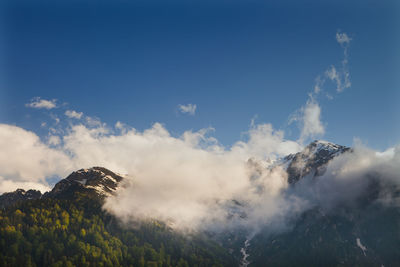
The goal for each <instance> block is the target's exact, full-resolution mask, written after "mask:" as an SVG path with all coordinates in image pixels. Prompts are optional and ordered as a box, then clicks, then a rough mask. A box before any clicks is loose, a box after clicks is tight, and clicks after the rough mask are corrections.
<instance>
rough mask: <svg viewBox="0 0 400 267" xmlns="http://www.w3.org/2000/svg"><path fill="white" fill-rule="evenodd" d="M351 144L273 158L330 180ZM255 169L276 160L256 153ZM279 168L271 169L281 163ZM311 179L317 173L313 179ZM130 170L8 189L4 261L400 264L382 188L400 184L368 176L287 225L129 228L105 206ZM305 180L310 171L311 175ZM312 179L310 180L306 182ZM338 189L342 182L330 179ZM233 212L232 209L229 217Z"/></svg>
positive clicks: (1, 244) (293, 180)
mask: <svg viewBox="0 0 400 267" xmlns="http://www.w3.org/2000/svg"><path fill="white" fill-rule="evenodd" d="M344 153H353V150H352V149H351V148H349V147H345V146H341V145H337V144H333V143H330V142H326V141H317V140H316V141H314V142H312V143H310V144H309V145H308V146H306V147H305V148H304V149H303V150H302V151H300V152H298V153H296V154H291V155H288V156H286V157H284V158H282V159H281V160H279V161H278V162H276V163H275V165H274V166H273V167H276V166H280V167H282V168H283V169H284V170H286V171H287V174H288V184H289V189H291V188H294V189H295V188H296V187H297V186H298V185H299V184H302V181H311V183H305V184H306V185H307V186H314V183H315V182H317V181H319V180H318V179H322V178H323V177H322V175H323V174H324V173H325V171H326V169H327V166H328V164H329V163H330V162H331V160H332V159H334V158H335V157H338V156H339V155H342V154H344ZM248 164H250V165H251V167H252V169H254V170H255V172H256V174H257V173H259V174H262V172H263V169H265V168H271V167H268V166H267V165H263V164H262V162H258V161H256V160H254V159H250V160H249V162H248ZM273 167H272V168H273ZM309 178H310V179H309ZM124 179H125V177H124V176H123V175H119V174H116V173H114V172H112V171H110V170H107V169H105V168H102V167H93V168H90V169H81V170H78V171H75V172H73V173H71V174H70V175H69V176H68V177H66V178H65V179H62V180H61V181H59V182H58V183H57V184H56V185H55V186H54V188H53V189H52V190H51V191H50V192H47V193H45V194H43V195H42V194H41V193H40V192H39V191H34V190H28V191H24V190H22V189H18V190H17V191H15V192H11V193H5V194H3V195H1V196H0V207H1V208H0V267H1V266H17V265H20V266H73V265H76V266H130V265H132V266H239V265H241V266H397V265H398V263H399V262H400V253H399V252H398V251H399V249H400V209H399V208H398V206H393V205H385V203H383V202H382V201H380V199H379V197H380V196H381V194H382V193H385V194H388V192H390V193H391V194H393V195H395V196H397V197H400V191H398V190H397V189H396V188H394V187H391V186H390V185H388V184H383V183H381V182H380V179H379V177H377V176H376V174H374V173H370V174H367V175H366V177H363V181H364V184H365V185H366V188H365V190H363V193H362V194H360V195H358V196H357V197H356V198H355V200H354V201H351V202H348V201H342V202H338V203H339V204H337V205H335V206H334V207H330V208H329V209H327V208H326V207H323V206H320V205H317V204H315V205H314V206H311V207H310V208H309V209H307V210H305V211H303V212H301V213H300V214H298V215H297V216H295V217H294V218H292V219H291V220H289V222H288V225H287V226H285V227H284V229H283V230H279V231H277V230H274V231H271V229H270V228H269V227H265V228H262V227H261V228H260V230H259V231H258V232H256V233H255V234H254V233H252V234H251V235H250V234H249V233H248V232H246V230H245V229H241V230H228V231H227V232H224V233H220V234H215V233H179V232H176V231H174V230H173V229H171V228H169V226H168V225H166V224H164V223H162V222H159V221H156V220H153V221H146V222H142V223H140V224H138V225H136V226H135V228H134V229H132V228H127V227H126V226H125V225H123V224H121V222H120V221H118V220H116V218H114V217H113V216H112V215H110V214H108V213H107V212H105V211H104V210H103V209H102V204H103V202H104V199H105V198H106V197H108V196H110V195H113V194H115V192H116V190H117V189H118V187H119V186H121V183H122V182H123V180H124ZM303 179H307V180H303ZM303 184H304V183H303ZM332 190H335V189H334V188H332ZM224 205H225V206H226V208H227V209H228V210H229V211H230V212H229V214H230V216H232V217H233V216H236V217H238V218H240V220H247V215H246V213H245V207H246V205H245V203H240V202H238V201H236V200H231V201H227V202H226V203H224ZM228 217H229V216H228Z"/></svg>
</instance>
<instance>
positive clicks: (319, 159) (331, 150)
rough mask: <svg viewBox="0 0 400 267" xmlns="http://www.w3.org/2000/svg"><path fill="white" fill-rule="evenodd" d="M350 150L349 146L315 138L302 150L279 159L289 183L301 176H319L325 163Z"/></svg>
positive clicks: (323, 169)
mask: <svg viewBox="0 0 400 267" xmlns="http://www.w3.org/2000/svg"><path fill="white" fill-rule="evenodd" d="M348 150H350V148H348V147H345V146H341V145H337V144H334V143H331V142H328V141H323V140H315V141H313V142H311V143H310V144H309V145H308V146H306V147H305V148H304V149H303V151H300V152H298V153H296V154H290V155H288V156H286V157H285V158H284V159H283V160H282V161H281V163H280V164H281V166H283V167H284V168H285V169H286V171H287V172H288V175H289V178H288V181H289V183H294V182H296V181H298V180H299V179H301V178H302V177H304V176H306V175H309V174H313V175H314V176H319V175H321V174H323V173H324V171H325V167H326V164H327V163H328V162H329V161H330V160H331V159H333V158H334V157H336V156H338V155H340V154H342V153H344V152H346V151H348Z"/></svg>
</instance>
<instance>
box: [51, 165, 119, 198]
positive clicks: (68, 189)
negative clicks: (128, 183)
mask: <svg viewBox="0 0 400 267" xmlns="http://www.w3.org/2000/svg"><path fill="white" fill-rule="evenodd" d="M123 178H124V177H123V176H122V175H119V174H116V173H114V172H112V171H110V170H108V169H106V168H103V167H92V168H89V169H80V170H78V171H75V172H73V173H71V174H70V175H69V176H68V177H67V178H65V179H63V180H61V181H60V182H58V183H57V184H56V185H55V186H54V188H53V190H51V191H50V192H49V193H48V196H50V197H57V196H63V195H69V194H71V193H74V192H75V191H85V192H93V193H96V194H98V195H99V196H100V197H106V196H109V195H112V194H114V192H115V190H116V189H117V187H118V184H119V183H120V182H121V181H122V180H123Z"/></svg>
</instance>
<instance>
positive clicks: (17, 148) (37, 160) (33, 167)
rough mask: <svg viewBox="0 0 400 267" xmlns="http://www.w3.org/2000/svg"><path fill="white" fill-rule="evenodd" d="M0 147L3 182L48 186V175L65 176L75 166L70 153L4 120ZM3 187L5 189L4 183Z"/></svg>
mask: <svg viewBox="0 0 400 267" xmlns="http://www.w3.org/2000/svg"><path fill="white" fill-rule="evenodd" d="M0 147H1V149H2V153H0V177H2V179H1V183H2V184H7V185H9V186H11V184H16V185H30V183H35V184H41V185H43V186H45V187H46V186H47V182H46V180H45V179H46V178H47V177H50V176H52V175H60V176H61V177H62V176H65V175H66V174H67V173H68V172H69V171H71V170H73V168H72V166H71V164H70V159H69V157H68V156H66V155H65V154H64V153H63V152H62V151H59V150H56V149H52V148H49V147H48V146H47V145H46V144H44V143H42V142H41V141H40V139H39V137H38V136H37V135H36V134H34V133H33V132H30V131H26V130H24V129H22V128H19V127H16V126H11V125H7V124H0ZM7 188H8V187H7ZM36 188H37V187H36ZM0 191H3V192H4V191H5V189H3V188H1V187H0Z"/></svg>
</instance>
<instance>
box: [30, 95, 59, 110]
mask: <svg viewBox="0 0 400 267" xmlns="http://www.w3.org/2000/svg"><path fill="white" fill-rule="evenodd" d="M56 101H57V100H56V99H52V100H46V99H41V98H40V97H34V98H32V99H31V102H30V103H28V104H26V105H25V106H27V107H30V108H37V109H42V108H44V109H53V108H56V107H57V105H56Z"/></svg>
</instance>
